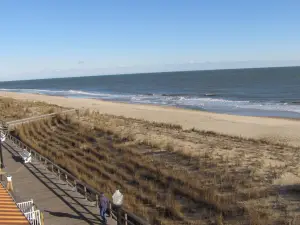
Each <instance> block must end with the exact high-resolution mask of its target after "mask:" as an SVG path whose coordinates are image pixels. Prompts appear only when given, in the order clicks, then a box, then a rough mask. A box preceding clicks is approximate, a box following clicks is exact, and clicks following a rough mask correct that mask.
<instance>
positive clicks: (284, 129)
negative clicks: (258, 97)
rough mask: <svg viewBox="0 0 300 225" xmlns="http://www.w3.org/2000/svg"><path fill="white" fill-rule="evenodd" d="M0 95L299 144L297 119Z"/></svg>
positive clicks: (54, 97)
mask: <svg viewBox="0 0 300 225" xmlns="http://www.w3.org/2000/svg"><path fill="white" fill-rule="evenodd" d="M0 96H3V97H11V98H14V99H19V100H30V101H43V102H47V103H51V104H57V105H59V106H63V107H73V108H77V109H91V110H99V111H100V112H101V113H107V114H112V115H117V116H125V117H131V118H138V119H144V120H149V121H156V122H165V123H172V124H179V125H182V127H183V128H184V129H189V128H193V127H194V128H196V129H199V130H208V131H214V132H219V133H223V134H229V135H234V136H243V137H247V138H264V139H267V140H272V141H276V142H284V143H287V144H291V145H295V146H300V121H298V120H289V119H280V118H263V117H249V116H235V115H226V114H217V113H210V112H202V111H195V110H186V109H178V108H173V107H162V106H153V105H137V104H126V103H116V102H107V101H101V100H96V99H76V98H65V97H57V96H46V95H38V94H23V93H13V92H0Z"/></svg>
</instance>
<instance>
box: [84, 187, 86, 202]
mask: <svg viewBox="0 0 300 225" xmlns="http://www.w3.org/2000/svg"><path fill="white" fill-rule="evenodd" d="M84 197H85V199H87V190H86V186H84Z"/></svg>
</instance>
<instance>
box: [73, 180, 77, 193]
mask: <svg viewBox="0 0 300 225" xmlns="http://www.w3.org/2000/svg"><path fill="white" fill-rule="evenodd" d="M74 187H75V191H76V192H77V181H76V180H74Z"/></svg>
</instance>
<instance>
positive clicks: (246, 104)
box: [0, 89, 300, 113]
mask: <svg viewBox="0 0 300 225" xmlns="http://www.w3.org/2000/svg"><path fill="white" fill-rule="evenodd" d="M0 90H1V91H13V92H23V93H39V94H48V95H63V96H68V97H79V98H97V99H104V100H113V101H124V102H131V103H141V104H158V105H170V106H180V107H188V108H199V109H205V110H208V111H231V112H232V111H241V110H244V111H245V110H264V111H276V112H294V113H300V105H290V104H288V103H276V102H251V101H240V100H238V101H234V100H229V99H222V98H213V97H210V96H209V97H208V96H207V97H195V96H186V95H185V96H172V95H171V96H167V95H160V94H153V95H149V94H145V95H142V94H139V95H134V94H112V93H101V92H92V91H82V90H45V89H0Z"/></svg>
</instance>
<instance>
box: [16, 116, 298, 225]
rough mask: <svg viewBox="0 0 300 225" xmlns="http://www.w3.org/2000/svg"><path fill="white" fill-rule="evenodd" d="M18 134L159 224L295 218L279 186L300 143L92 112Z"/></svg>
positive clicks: (295, 160)
mask: <svg viewBox="0 0 300 225" xmlns="http://www.w3.org/2000/svg"><path fill="white" fill-rule="evenodd" d="M13 134H14V135H15V136H17V137H18V138H20V139H21V140H22V141H24V142H25V143H26V144H28V145H29V146H31V147H32V148H34V149H36V150H37V151H38V152H40V153H41V154H42V155H44V156H46V157H48V158H49V159H50V160H52V161H54V162H55V163H57V164H59V165H60V166H62V167H63V168H65V169H66V170H68V171H69V172H71V173H72V174H74V175H75V176H76V177H77V178H79V179H81V180H82V181H84V182H86V183H88V184H89V185H91V186H92V187H94V188H95V189H97V190H99V191H104V192H106V193H107V194H111V193H113V192H114V190H115V188H116V187H117V186H121V191H122V192H123V193H124V195H125V202H124V206H125V207H126V208H127V209H128V210H130V211H132V212H134V213H136V214H137V215H139V216H142V217H144V218H146V219H148V220H149V221H151V222H152V223H153V224H257V225H259V224H261V225H265V224H288V222H289V218H290V214H289V212H288V213H287V205H286V203H284V202H282V201H281V199H280V198H278V196H279V192H278V189H277V188H276V186H274V185H273V183H274V181H275V180H277V179H278V178H280V177H281V176H282V175H283V174H284V173H286V172H291V171H292V172H295V170H297V168H296V166H297V163H298V162H299V154H298V152H299V149H298V148H294V147H290V146H287V145H280V144H273V143H271V142H268V141H266V140H247V139H244V138H241V137H230V136H226V135H220V134H217V133H214V132H207V131H199V130H195V129H191V130H183V129H182V128H181V127H180V126H178V125H170V124H164V123H155V122H148V121H143V120H136V119H129V118H124V117H117V116H111V115H103V114H100V113H98V112H90V111H87V112H84V113H83V114H82V115H80V120H77V119H74V118H70V117H68V116H64V117H60V116H57V117H55V118H52V119H47V120H43V121H38V122H33V123H30V124H26V125H22V126H19V127H17V128H16V130H15V131H14V132H13ZM282 162H284V163H282ZM293 169H294V170H293ZM295 173H296V172H295ZM274 205H281V206H282V207H280V208H276V207H274Z"/></svg>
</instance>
